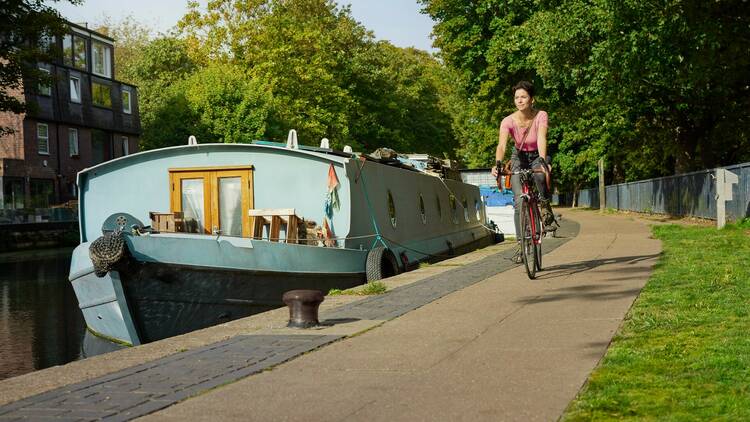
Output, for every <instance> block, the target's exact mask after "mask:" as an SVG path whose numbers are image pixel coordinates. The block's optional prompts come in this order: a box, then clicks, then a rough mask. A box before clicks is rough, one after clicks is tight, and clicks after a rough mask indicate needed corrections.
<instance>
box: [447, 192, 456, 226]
mask: <svg viewBox="0 0 750 422" xmlns="http://www.w3.org/2000/svg"><path fill="white" fill-rule="evenodd" d="M448 203H450V206H451V221H453V224H458V210H457V209H456V208H457V207H458V201H456V197H455V196H453V195H450V196H449V197H448Z"/></svg>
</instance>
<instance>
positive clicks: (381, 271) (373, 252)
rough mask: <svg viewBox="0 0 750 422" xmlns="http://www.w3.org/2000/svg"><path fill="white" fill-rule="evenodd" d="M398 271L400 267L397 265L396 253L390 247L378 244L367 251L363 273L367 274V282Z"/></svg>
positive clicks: (392, 274) (390, 275) (386, 276)
mask: <svg viewBox="0 0 750 422" xmlns="http://www.w3.org/2000/svg"><path fill="white" fill-rule="evenodd" d="M400 272H401V269H400V268H399V266H398V261H397V260H396V255H394V254H393V252H392V251H391V250H390V249H386V248H384V247H382V246H378V247H376V248H372V249H370V251H369V252H367V261H366V262H365V273H366V274H367V281H368V282H369V281H377V280H382V279H384V278H388V277H392V276H394V275H398V274H399V273H400Z"/></svg>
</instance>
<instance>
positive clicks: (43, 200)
mask: <svg viewBox="0 0 750 422" xmlns="http://www.w3.org/2000/svg"><path fill="white" fill-rule="evenodd" d="M29 188H30V190H31V208H49V206H50V204H51V203H52V202H54V195H55V188H54V185H53V182H52V180H49V179H31V181H30V182H29Z"/></svg>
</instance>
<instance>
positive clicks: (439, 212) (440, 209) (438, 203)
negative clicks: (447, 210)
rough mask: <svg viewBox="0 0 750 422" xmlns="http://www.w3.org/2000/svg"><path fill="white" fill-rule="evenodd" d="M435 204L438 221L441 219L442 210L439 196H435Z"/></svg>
mask: <svg viewBox="0 0 750 422" xmlns="http://www.w3.org/2000/svg"><path fill="white" fill-rule="evenodd" d="M435 203H436V204H437V210H438V219H440V220H442V219H443V208H442V207H441V206H440V195H435Z"/></svg>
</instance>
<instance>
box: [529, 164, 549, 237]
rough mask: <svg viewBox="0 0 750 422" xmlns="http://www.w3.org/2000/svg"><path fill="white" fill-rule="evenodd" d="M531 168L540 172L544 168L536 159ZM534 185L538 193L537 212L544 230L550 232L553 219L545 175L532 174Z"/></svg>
mask: <svg viewBox="0 0 750 422" xmlns="http://www.w3.org/2000/svg"><path fill="white" fill-rule="evenodd" d="M531 168H532V169H534V170H537V169H540V170H541V169H542V168H544V164H543V162H542V161H541V159H539V158H537V159H536V160H534V162H532V163H531ZM545 170H547V169H545ZM534 184H535V185H536V190H537V192H539V211H540V212H541V214H542V222H543V223H544V228H545V230H547V231H551V230H552V229H553V227H550V226H551V225H552V224H553V223H554V221H555V217H554V215H553V214H552V205H551V204H550V194H549V189H547V176H546V174H545V173H534Z"/></svg>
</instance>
